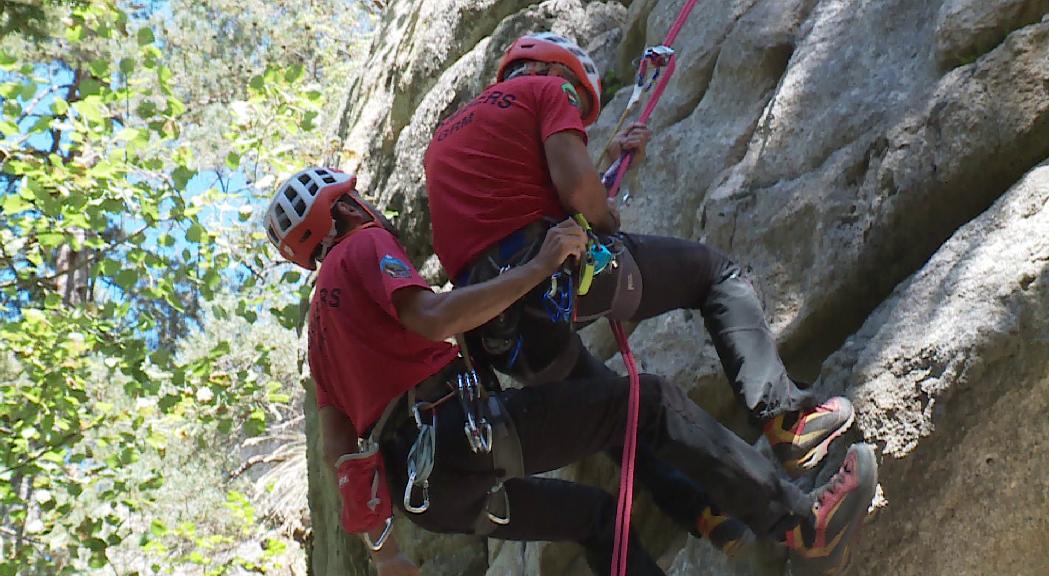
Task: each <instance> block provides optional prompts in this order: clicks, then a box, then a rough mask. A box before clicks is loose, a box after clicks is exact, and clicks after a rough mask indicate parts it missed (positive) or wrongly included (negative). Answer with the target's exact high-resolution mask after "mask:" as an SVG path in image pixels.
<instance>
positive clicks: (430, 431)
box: [403, 402, 437, 514]
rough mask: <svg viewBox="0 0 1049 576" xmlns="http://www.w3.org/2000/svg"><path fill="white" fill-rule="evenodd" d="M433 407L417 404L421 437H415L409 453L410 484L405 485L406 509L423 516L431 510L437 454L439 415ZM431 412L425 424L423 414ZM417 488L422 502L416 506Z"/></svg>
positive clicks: (417, 423)
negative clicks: (433, 474) (415, 493)
mask: <svg viewBox="0 0 1049 576" xmlns="http://www.w3.org/2000/svg"><path fill="white" fill-rule="evenodd" d="M433 408H434V407H433V405H431V404H429V403H427V402H419V403H415V404H414V405H413V406H412V409H411V410H412V416H413V417H414V418H415V426H416V428H418V429H419V435H418V436H416V437H415V442H414V443H412V447H411V449H410V450H409V451H408V482H407V483H405V485H404V501H403V504H404V509H405V510H407V511H408V512H411V513H412V514H422V513H423V512H426V511H427V510H429V509H430V474H432V473H433V464H434V457H435V456H436V454H437V415H436V413H435V411H434V410H433ZM423 410H429V412H430V422H429V423H428V424H427V423H426V422H423V419H422V414H421V412H422V411H423ZM415 488H420V489H421V490H422V502H420V503H419V504H414V503H413V502H412V501H413V497H412V495H413V492H414V490H415Z"/></svg>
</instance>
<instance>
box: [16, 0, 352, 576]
mask: <svg viewBox="0 0 1049 576" xmlns="http://www.w3.org/2000/svg"><path fill="white" fill-rule="evenodd" d="M282 4H283V7H282V8H279V9H278V8H275V7H272V6H270V4H269V3H253V4H251V3H249V4H244V3H242V4H238V3H237V2H233V1H224V2H219V1H214V2H203V3H199V2H198V3H189V2H187V3H180V2H171V3H170V4H169V5H168V6H167V9H164V10H158V11H157V12H148V11H146V9H145V8H142V7H139V6H135V5H130V6H125V5H122V4H118V3H116V2H115V1H114V0H102V1H95V2H55V3H46V4H41V5H39V8H40V10H42V11H43V16H41V17H36V16H34V22H36V23H37V24H38V25H39V26H38V27H35V28H32V29H25V30H24V31H23V32H25V33H24V34H22V35H21V36H17V35H7V36H4V39H3V43H0V98H2V110H0V136H2V140H0V223H2V227H0V433H2V434H3V435H4V436H5V442H4V443H3V444H0V513H2V514H0V516H2V518H3V520H2V522H0V576H3V575H7V574H16V573H17V574H29V573H34V572H36V573H47V574H56V573H57V574H70V573H79V572H82V571H84V570H90V569H101V568H103V567H106V566H108V565H110V564H111V562H113V553H112V551H114V550H118V549H119V550H125V549H126V547H127V546H128V545H129V542H130V543H132V544H134V545H141V546H142V547H143V550H144V551H145V552H146V556H147V557H153V558H156V559H158V564H157V567H156V568H153V567H152V566H150V567H149V568H150V569H151V571H153V572H169V571H170V570H171V567H172V566H177V565H180V564H186V563H188V564H194V565H198V566H202V567H203V569H204V571H205V572H206V573H209V574H210V573H215V574H220V573H224V571H226V570H229V569H231V567H233V568H236V567H237V566H239V568H238V569H242V570H248V571H261V572H265V571H267V570H269V569H271V568H273V566H274V564H273V562H272V561H273V559H274V558H276V557H277V556H279V555H280V554H281V553H283V551H282V546H283V544H282V543H281V542H279V541H277V540H273V541H272V542H269V543H267V544H265V546H264V550H265V551H266V554H263V555H262V556H260V557H256V558H254V559H251V560H245V559H244V558H241V557H240V556H238V555H237V554H235V553H232V552H230V554H225V555H223V554H217V553H216V551H217V550H219V549H222V550H229V549H231V548H235V544H236V543H237V542H239V539H251V538H255V537H257V536H259V535H260V534H263V533H264V531H263V532H260V530H261V528H259V519H258V518H257V517H256V515H255V513H254V508H253V505H252V504H251V502H250V501H247V500H245V499H244V497H243V496H236V493H235V492H230V494H231V496H230V498H231V500H230V501H229V502H228V507H227V508H226V510H227V511H228V512H229V513H230V514H232V515H233V516H234V517H236V518H238V519H239V522H240V526H241V527H239V528H236V529H232V530H225V529H224V530H219V531H218V532H217V533H216V532H209V531H202V530H200V529H199V528H200V527H199V526H198V525H197V524H196V523H194V522H190V524H183V523H178V524H173V525H169V524H168V523H167V522H165V521H164V520H163V519H160V518H155V517H154V518H152V519H149V521H148V522H146V521H144V519H145V518H149V515H150V514H152V513H154V512H155V511H156V510H159V508H158V502H157V498H158V494H160V493H163V491H164V490H165V485H166V484H167V483H169V482H170V481H171V479H170V477H169V474H170V473H171V470H170V468H169V464H170V461H168V460H167V459H166V457H167V455H168V451H169V450H170V449H171V447H172V443H173V440H175V441H176V442H177V441H178V440H179V438H185V439H193V440H194V441H196V442H208V441H210V442H212V444H210V446H213V447H219V448H223V449H230V450H234V449H235V448H236V446H237V445H238V444H237V443H238V442H239V441H242V440H243V439H245V438H247V437H251V436H255V435H258V434H260V433H262V432H264V431H265V430H266V429H267V427H269V426H271V425H273V424H274V423H275V422H280V421H285V420H287V419H288V418H289V417H290V415H291V408H290V406H288V404H289V403H290V402H291V401H292V400H293V396H294V394H292V393H289V392H288V390H289V386H292V387H293V386H295V385H296V384H297V382H296V381H295V380H297V374H298V371H297V370H296V371H295V375H294V376H292V375H291V371H289V370H288V369H287V367H286V366H285V367H284V368H281V369H279V370H278V369H277V368H275V366H276V365H277V364H280V363H281V362H284V363H285V364H286V363H287V358H286V357H285V358H280V359H275V358H274V356H273V354H274V352H275V350H277V349H278V347H279V343H278V342H277V341H275V340H274V339H273V338H272V337H271V338H270V339H266V338H254V340H252V339H247V338H240V339H238V338H237V335H238V332H237V331H236V330H226V331H224V332H223V331H215V330H212V331H208V330H207V328H208V327H209V326H213V325H216V324H222V323H223V322H225V323H227V324H228V323H229V322H231V321H235V322H237V323H239V326H240V327H241V328H244V327H245V326H251V325H254V324H255V323H261V325H262V326H267V327H268V329H269V330H271V332H270V334H271V335H272V334H273V333H274V332H275V331H281V330H289V329H292V330H294V329H298V330H299V331H300V332H301V323H302V315H301V302H302V301H303V299H304V297H305V296H306V295H307V294H308V292H309V284H308V282H306V279H305V278H302V277H301V276H300V275H299V274H298V273H297V272H293V271H290V270H288V269H287V268H286V267H280V266H275V265H274V264H273V263H272V262H270V261H269V259H268V258H266V257H264V256H263V253H264V250H263V249H262V248H261V245H262V244H263V243H264V240H263V236H262V235H261V234H260V233H258V232H257V231H255V230H254V222H253V219H254V217H255V215H256V213H257V212H258V210H259V203H260V200H261V199H260V198H259V197H258V195H257V194H258V193H259V192H260V191H262V192H265V191H266V190H265V187H266V186H267V183H269V182H272V181H274V179H275V178H276V177H279V176H280V175H281V174H285V173H287V172H290V171H292V170H294V169H296V168H298V167H300V166H301V165H302V164H305V163H307V162H311V161H318V160H319V159H320V157H321V155H323V154H330V153H331V145H330V143H329V142H327V141H326V139H325V137H324V136H322V135H320V134H319V133H320V130H318V126H319V123H320V122H321V121H323V118H324V117H325V111H326V110H330V109H332V107H333V101H334V100H335V99H336V98H334V97H333V95H332V94H331V92H332V91H331V90H325V89H323V88H322V87H321V86H322V85H321V84H319V81H323V80H324V79H326V78H327V76H326V74H341V73H342V72H343V71H344V70H345V69H346V66H347V65H345V64H339V65H336V64H334V62H336V60H337V59H338V58H337V56H336V55H335V54H336V53H337V51H335V50H334V48H332V47H333V46H335V44H334V43H333V42H330V38H329V37H328V36H324V39H325V42H327V44H325V42H320V41H318V42H317V47H316V52H307V53H304V54H300V53H293V54H290V56H289V53H288V51H287V50H285V52H284V53H280V52H279V51H277V50H276V49H275V48H273V49H264V48H259V47H258V46H255V47H251V41H252V40H255V39H259V38H263V39H264V40H263V45H264V46H265V45H266V40H265V39H270V40H271V41H272V40H273V39H275V38H278V37H279V36H277V35H274V34H273V33H272V32H273V31H274V30H277V29H283V26H282V24H283V23H282V22H281V18H282V17H285V16H286V17H288V18H291V19H292V20H295V19H302V18H313V17H316V16H317V14H316V13H309V12H308V10H305V8H303V6H305V4H306V3H301V4H302V5H303V6H299V4H300V3H282ZM9 6H10V3H6V2H5V3H4V4H3V5H2V7H3V9H4V10H5V11H6V12H5V13H4V14H5V16H6V17H7V18H8V20H5V21H3V22H4V23H5V25H6V23H8V22H12V21H13V20H10V18H11V17H12V16H11V14H13V13H12V12H10V11H9ZM296 6H298V7H299V8H303V9H302V10H300V11H299V12H296V11H295V10H294V8H295V7H296ZM247 8H250V9H247ZM238 9H240V11H239V12H238ZM327 9H329V10H330V8H327ZM198 10H203V12H198ZM281 10H283V12H280V11H281ZM304 14H305V15H304ZM220 16H221V17H220ZM204 18H210V20H208V21H203V19H204ZM194 19H197V20H194ZM179 22H182V23H185V22H196V23H197V24H199V25H200V26H206V25H212V26H214V30H215V31H216V33H219V32H225V31H228V30H230V29H232V28H238V27H239V28H238V29H244V30H247V29H250V28H252V27H254V28H255V29H258V30H261V31H260V32H258V33H257V35H256V36H251V35H242V36H236V39H237V42H238V43H242V44H243V45H242V46H241V47H240V49H238V50H232V49H231V50H232V51H230V52H228V53H224V52H223V53H219V52H214V51H211V52H209V48H208V46H207V45H206V43H203V44H201V45H190V44H189V43H188V42H187V41H186V38H184V37H178V36H177V35H175V34H171V35H169V36H165V31H167V30H169V28H168V25H170V24H171V23H179ZM252 22H253V24H252ZM245 27H246V28H245ZM270 46H271V48H272V46H273V45H272V44H270ZM212 48H214V49H215V50H220V51H221V50H227V49H229V48H228V47H222V48H221V49H220V48H218V47H216V46H212ZM343 48H345V46H343ZM200 58H218V59H222V58H234V59H237V60H242V61H240V62H238V64H240V65H241V71H240V72H239V73H238V74H237V75H232V76H231V77H230V78H229V80H231V81H230V82H227V83H226V84H228V85H224V83H222V82H213V81H212V80H209V79H208V78H209V77H208V76H207V75H202V76H201V75H198V76H194V75H193V74H192V72H193V68H194V67H197V68H198V69H199V68H207V66H200V64H199V62H200ZM289 58H292V59H291V60H289ZM194 62H196V64H194ZM214 68H221V66H215V67H214ZM224 114H225V115H226V116H223V115H224ZM216 118H225V119H226V120H228V121H223V122H216V121H215V120H216ZM222 129H224V131H223V130H222ZM214 159H219V160H218V162H221V163H217V162H213V160H214ZM209 183H210V184H211V186H210V187H209V186H208V184H209ZM278 278H279V279H281V280H283V281H287V282H292V283H293V284H294V286H293V288H294V289H293V290H292V291H291V293H290V294H285V293H283V292H282V291H281V290H280V289H279V284H278V283H277V282H276V281H275V280H277V279H278ZM271 310H272V313H273V316H271ZM273 319H276V320H279V322H280V324H281V325H282V327H278V326H276V325H275V324H274V323H273ZM198 333H200V334H205V333H206V334H208V335H209V336H207V338H205V340H206V341H207V347H206V349H200V348H199V347H198V349H196V351H194V352H191V351H190V350H189V349H187V348H185V346H182V345H180V344H179V342H182V341H184V340H185V339H186V338H189V337H191V336H192V335H193V334H198ZM241 334H243V333H241ZM293 338H294V332H291V333H289V335H287V336H285V339H286V340H292V339H293ZM249 341H250V344H248V342H249ZM292 341H293V342H294V340H292ZM283 354H285V355H286V354H287V351H286V350H285V351H284V352H283ZM299 364H301V359H299ZM297 367H298V366H296V368H297ZM278 373H279V375H278ZM187 445H190V446H192V445H194V443H193V442H190V443H187ZM179 447H180V448H184V447H185V446H183V445H181V444H180V446H179ZM135 535H137V538H132V536H135ZM271 540H272V539H271ZM161 551H162V552H163V553H160V552H161ZM267 554H268V555H267ZM237 558H241V559H240V560H237ZM216 563H220V564H221V566H218V565H213V564H216ZM143 569H144V570H145V568H143ZM148 571H150V570H147V572H148Z"/></svg>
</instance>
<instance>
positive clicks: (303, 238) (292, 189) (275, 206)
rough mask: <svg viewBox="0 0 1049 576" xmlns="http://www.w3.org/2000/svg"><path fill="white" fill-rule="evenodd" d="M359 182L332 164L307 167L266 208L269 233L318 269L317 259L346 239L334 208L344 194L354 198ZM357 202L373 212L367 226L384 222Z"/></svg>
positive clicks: (294, 257) (293, 257)
mask: <svg viewBox="0 0 1049 576" xmlns="http://www.w3.org/2000/svg"><path fill="white" fill-rule="evenodd" d="M356 185H357V177H356V176H354V175H351V174H346V173H345V172H340V171H338V170H335V169H332V168H307V169H305V170H303V171H301V172H299V173H297V174H295V175H294V176H292V177H291V178H289V179H288V180H287V181H286V182H284V184H282V185H281V187H280V188H279V189H278V190H277V195H276V196H275V197H274V198H273V201H271V202H270V205H269V208H267V209H266V217H265V220H264V222H263V225H264V226H265V228H266V236H268V237H269V239H270V242H272V243H273V245H274V246H276V247H277V251H278V252H280V254H281V256H284V257H285V258H287V259H288V260H290V261H292V262H294V263H295V264H298V265H299V266H302V267H303V268H306V269H307V270H316V269H317V262H318V261H320V260H323V259H324V256H325V255H326V254H327V253H328V250H330V249H331V247H332V246H334V245H335V243H336V242H338V241H339V240H341V239H342V237H341V236H336V234H337V230H336V226H335V219H334V218H333V217H332V215H331V208H332V206H333V205H334V204H335V202H337V201H338V200H339V199H340V198H342V197H343V196H344V195H346V196H350V197H351V198H352V197H353V195H352V193H353V192H355V187H356ZM357 204H359V205H360V206H361V208H362V209H363V210H365V211H366V212H367V213H368V214H370V215H371V216H372V222H370V223H369V224H366V225H365V226H368V225H375V226H378V225H380V222H381V220H380V219H379V218H378V216H376V214H375V212H374V211H373V210H372V209H371V207H369V206H368V205H367V204H365V203H364V202H360V201H358V202H357ZM318 248H320V250H318Z"/></svg>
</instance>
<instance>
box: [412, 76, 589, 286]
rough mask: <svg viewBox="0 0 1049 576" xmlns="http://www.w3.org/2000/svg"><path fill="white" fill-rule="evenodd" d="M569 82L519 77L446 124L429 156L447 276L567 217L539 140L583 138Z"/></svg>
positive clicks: (436, 236)
mask: <svg viewBox="0 0 1049 576" xmlns="http://www.w3.org/2000/svg"><path fill="white" fill-rule="evenodd" d="M577 101H578V96H577V95H576V92H575V91H574V89H572V85H571V83H569V82H567V81H566V80H565V79H563V78H560V77H557V76H519V77H517V78H514V79H512V80H507V81H505V82H500V83H498V84H493V85H491V86H489V87H488V88H486V89H485V90H484V92H482V93H481V95H480V96H478V97H477V98H475V99H473V100H472V101H471V102H470V103H468V104H466V105H465V106H463V107H462V108H461V109H459V111H457V112H456V113H455V114H454V115H453V116H452V117H450V118H448V120H446V121H445V122H444V123H443V124H441V126H440V127H438V128H437V131H436V132H435V133H434V135H433V138H432V139H431V140H430V146H429V148H428V149H427V150H426V157H425V158H424V160H423V162H424V166H425V168H426V189H427V193H428V195H429V201H430V220H431V222H432V224H433V248H434V252H436V253H437V257H438V258H440V260H441V264H442V265H443V266H444V269H445V270H446V271H447V272H448V276H449V277H450V278H453V279H454V278H455V277H456V276H457V275H458V274H459V272H460V270H462V268H463V266H465V265H466V264H468V263H470V262H471V261H472V260H473V259H474V258H475V257H476V256H477V255H478V254H480V253H481V252H483V251H484V250H485V249H487V248H488V247H489V246H491V245H493V244H495V243H496V242H498V241H499V240H502V239H503V238H505V237H506V236H508V235H509V234H510V233H512V232H513V231H515V230H518V229H520V228H523V227H524V226H527V225H528V224H531V223H532V222H535V221H536V220H539V219H540V218H542V217H544V216H550V217H552V218H557V219H561V218H564V217H565V216H566V214H565V211H564V209H563V208H562V207H561V203H560V201H559V200H558V197H557V190H556V189H555V188H554V184H553V182H552V181H551V180H550V171H549V169H548V168H547V165H546V153H545V151H544V149H543V142H544V141H545V140H546V139H547V138H549V137H550V136H551V135H553V134H556V133H558V132H563V131H565V130H575V131H577V132H579V134H580V135H582V136H583V138H584V140H585V139H586V132H585V130H584V128H583V121H582V119H581V118H580V115H579V108H578V107H577V104H575V102H577Z"/></svg>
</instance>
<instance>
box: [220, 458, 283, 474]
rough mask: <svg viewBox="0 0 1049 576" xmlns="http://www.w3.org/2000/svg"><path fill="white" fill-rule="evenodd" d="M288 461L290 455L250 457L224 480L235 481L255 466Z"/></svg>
mask: <svg viewBox="0 0 1049 576" xmlns="http://www.w3.org/2000/svg"><path fill="white" fill-rule="evenodd" d="M289 459H291V455H289V454H267V455H265V456H263V455H262V454H258V455H255V456H252V457H251V458H248V460H247V461H246V462H244V463H243V464H241V465H240V466H238V467H237V469H236V470H234V471H233V472H230V473H229V477H227V478H226V479H227V480H235V479H237V478H240V476H241V475H243V474H244V473H245V472H247V471H248V470H249V469H251V468H252V467H253V466H256V465H258V464H272V463H273V462H284V461H285V460H289Z"/></svg>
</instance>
